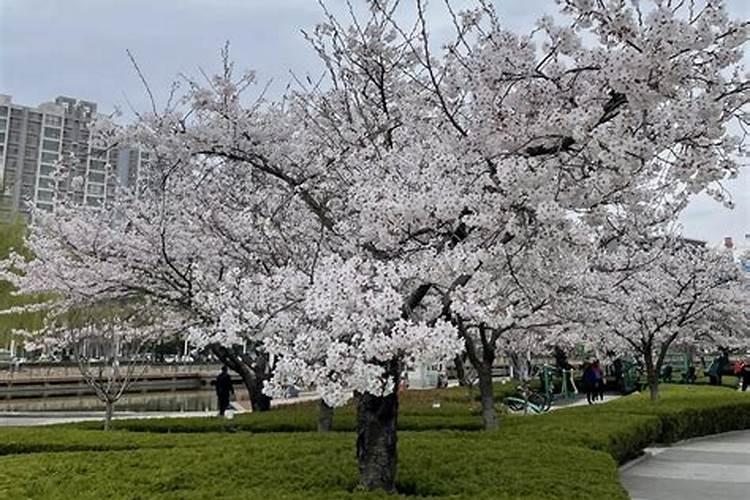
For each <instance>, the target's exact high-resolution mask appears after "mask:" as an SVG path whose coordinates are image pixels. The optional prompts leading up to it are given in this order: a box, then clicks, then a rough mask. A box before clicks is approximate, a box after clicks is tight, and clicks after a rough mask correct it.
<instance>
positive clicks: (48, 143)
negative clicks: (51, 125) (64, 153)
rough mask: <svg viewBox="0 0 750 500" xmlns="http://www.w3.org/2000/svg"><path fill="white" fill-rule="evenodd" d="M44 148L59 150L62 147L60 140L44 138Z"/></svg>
mask: <svg viewBox="0 0 750 500" xmlns="http://www.w3.org/2000/svg"><path fill="white" fill-rule="evenodd" d="M42 149H46V150H47V151H57V150H58V149H60V143H59V142H58V141H53V140H50V139H44V140H43V141H42Z"/></svg>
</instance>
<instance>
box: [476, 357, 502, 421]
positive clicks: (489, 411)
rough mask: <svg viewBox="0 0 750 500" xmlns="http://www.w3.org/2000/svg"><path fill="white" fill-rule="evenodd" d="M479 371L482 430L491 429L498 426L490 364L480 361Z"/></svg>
mask: <svg viewBox="0 0 750 500" xmlns="http://www.w3.org/2000/svg"><path fill="white" fill-rule="evenodd" d="M477 372H478V373H479V398H480V400H481V402H482V422H483V423H484V430H487V431H492V430H495V429H497V428H498V427H499V425H500V422H499V421H498V419H497V411H496V410H495V394H494V391H493V389H492V365H491V364H490V365H488V364H487V363H480V364H479V366H477Z"/></svg>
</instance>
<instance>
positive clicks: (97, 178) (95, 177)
mask: <svg viewBox="0 0 750 500" xmlns="http://www.w3.org/2000/svg"><path fill="white" fill-rule="evenodd" d="M89 181H91V182H100V183H102V184H104V173H103V172H89Z"/></svg>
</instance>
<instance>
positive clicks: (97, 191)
mask: <svg viewBox="0 0 750 500" xmlns="http://www.w3.org/2000/svg"><path fill="white" fill-rule="evenodd" d="M87 191H88V192H89V194H93V195H97V196H101V195H103V194H104V186H102V185H101V184H89V185H88V189H87Z"/></svg>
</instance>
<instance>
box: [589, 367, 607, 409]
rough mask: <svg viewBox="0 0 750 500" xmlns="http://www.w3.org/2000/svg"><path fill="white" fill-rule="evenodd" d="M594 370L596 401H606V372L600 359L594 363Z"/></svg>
mask: <svg viewBox="0 0 750 500" xmlns="http://www.w3.org/2000/svg"><path fill="white" fill-rule="evenodd" d="M592 370H593V371H594V401H596V400H597V399H599V400H600V401H604V384H605V380H604V370H603V369H602V365H601V363H599V360H598V359H597V360H596V361H594V366H593V367H592Z"/></svg>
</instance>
